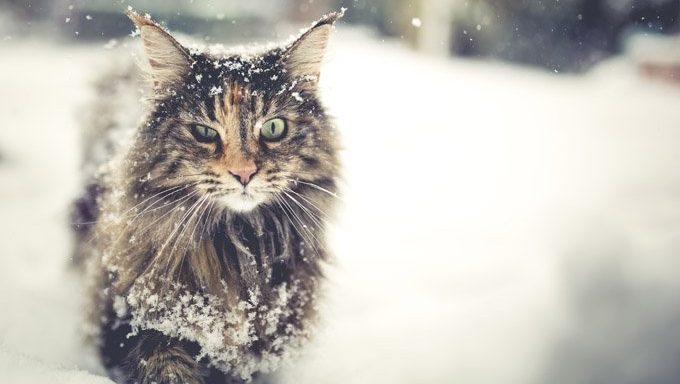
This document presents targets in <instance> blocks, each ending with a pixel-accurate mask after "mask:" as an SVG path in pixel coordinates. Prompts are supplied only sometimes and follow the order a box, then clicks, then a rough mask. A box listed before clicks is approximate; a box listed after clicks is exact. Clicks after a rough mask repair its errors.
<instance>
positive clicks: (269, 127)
mask: <svg viewBox="0 0 680 384" xmlns="http://www.w3.org/2000/svg"><path fill="white" fill-rule="evenodd" d="M285 134H286V120H283V119H281V118H278V117H277V118H275V119H270V120H267V121H265V122H264V124H262V128H260V136H262V138H263V139H264V140H265V141H278V140H281V139H282V138H283V136H284V135H285Z"/></svg>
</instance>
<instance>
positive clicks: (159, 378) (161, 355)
mask: <svg viewBox="0 0 680 384" xmlns="http://www.w3.org/2000/svg"><path fill="white" fill-rule="evenodd" d="M121 368H123V369H124V371H125V376H127V378H126V379H125V380H124V382H125V384H154V383H155V384H204V380H203V375H202V368H201V366H200V364H199V363H198V362H197V361H196V360H195V359H194V358H193V357H192V356H191V354H189V353H188V352H187V351H186V349H185V348H184V347H183V346H182V345H181V344H180V343H179V342H177V341H175V340H173V339H171V338H168V337H166V336H163V335H161V334H158V333H155V332H153V333H147V334H146V335H143V336H142V337H141V338H140V339H139V340H138V342H137V345H136V346H135V347H134V348H133V349H132V350H131V351H130V353H129V354H128V355H127V357H126V359H125V362H124V363H123V364H122V366H121Z"/></svg>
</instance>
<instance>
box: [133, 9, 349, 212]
mask: <svg viewBox="0 0 680 384" xmlns="http://www.w3.org/2000/svg"><path fill="white" fill-rule="evenodd" d="M131 17H132V18H133V21H135V23H136V24H137V26H138V27H139V29H140V33H141V35H142V39H143V42H144V47H145V51H146V54H147V56H148V59H149V62H150V64H151V75H152V77H153V80H154V82H155V88H156V99H157V102H156V105H155V109H154V110H153V112H152V114H151V117H150V119H149V124H147V125H146V126H145V127H142V131H141V134H140V138H141V140H142V142H143V145H144V146H147V147H148V148H149V149H148V150H149V156H148V158H149V159H151V160H150V165H151V167H150V169H149V172H148V173H149V175H148V180H147V182H155V183H156V184H157V187H171V186H182V185H183V186H185V187H186V190H185V193H188V192H190V193H193V194H194V196H195V197H196V198H199V199H203V200H205V201H207V200H210V201H215V202H216V203H217V204H218V205H219V206H221V207H223V208H225V209H229V210H231V211H235V212H248V211H251V210H253V209H255V208H256V207H258V206H260V205H262V204H266V203H269V202H275V201H277V200H279V201H280V200H283V199H282V198H281V196H283V195H284V194H289V195H291V194H294V193H296V192H295V187H296V185H297V184H298V183H311V184H315V185H319V184H323V182H324V179H327V178H328V177H329V175H333V174H334V173H335V166H336V161H335V148H334V147H335V146H334V142H335V140H334V138H333V131H332V127H331V124H330V123H329V122H328V118H327V117H326V115H325V112H324V109H323V107H322V105H321V103H320V101H319V99H318V96H317V81H318V77H319V67H320V64H321V59H322V57H323V51H324V50H325V46H326V41H327V39H328V35H329V32H330V28H331V25H332V22H333V21H334V20H335V17H333V18H331V19H327V20H322V21H320V22H319V23H317V24H316V25H315V26H313V27H312V28H310V29H309V30H308V31H307V32H305V33H304V34H303V35H302V36H301V37H300V38H299V39H298V40H296V41H295V42H293V43H292V44H290V45H288V46H286V47H283V48H277V49H273V50H269V51H266V52H263V53H260V54H256V55H252V56H248V57H244V56H239V55H214V54H207V53H199V52H190V51H189V50H187V49H186V48H184V47H182V46H181V45H179V43H177V42H176V41H175V40H174V39H173V38H172V37H171V36H170V35H168V34H167V33H166V32H165V31H163V30H162V29H161V28H159V27H158V26H157V25H156V24H155V23H153V22H151V21H150V20H149V19H146V18H143V17H140V16H136V15H132V16H131Z"/></svg>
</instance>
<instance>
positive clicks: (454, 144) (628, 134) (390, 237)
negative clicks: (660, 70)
mask: <svg viewBox="0 0 680 384" xmlns="http://www.w3.org/2000/svg"><path fill="white" fill-rule="evenodd" d="M109 54H110V53H109V52H108V51H106V50H104V49H103V48H102V47H101V46H99V45H97V46H94V45H92V46H77V47H76V46H64V45H59V44H54V43H49V42H44V41H17V40H15V39H13V40H6V41H2V42H0V158H1V160H0V218H1V219H0V234H2V235H1V240H0V383H31V384H33V383H36V384H42V383H70V384H77V383H106V382H108V381H107V379H105V378H102V377H100V375H102V373H103V372H102V370H101V368H100V367H99V366H98V365H97V362H96V358H94V355H93V351H92V350H90V349H88V348H87V347H86V346H83V344H82V343H81V340H80V338H79V330H78V327H79V318H80V310H81V309H80V308H81V307H80V306H81V302H82V300H81V296H82V292H81V289H82V288H81V285H80V281H79V279H80V276H77V274H76V273H74V272H73V271H69V269H68V268H67V265H68V262H67V258H68V256H69V249H70V243H69V242H70V237H69V230H68V225H67V222H68V219H67V204H68V202H69V200H70V199H71V198H72V196H74V195H75V194H76V191H77V186H78V176H77V173H78V172H77V170H78V156H79V153H80V152H79V146H78V145H79V144H78V140H79V139H78V128H77V121H78V119H79V116H80V115H82V114H83V105H84V102H85V101H86V100H87V97H88V95H89V89H88V87H87V84H88V81H89V79H91V78H92V76H93V75H94V74H95V73H97V71H98V70H99V69H100V68H102V66H103V65H104V64H105V62H106V61H107V59H108V55H109ZM324 76H325V77H324V79H323V81H324V89H325V91H326V101H327V104H328V105H329V106H330V107H331V108H332V112H333V114H334V115H335V116H337V122H338V125H339V126H340V127H341V131H342V134H343V136H344V144H345V148H346V150H345V151H344V153H343V156H344V160H345V164H346V187H345V192H344V193H343V195H344V197H343V203H342V210H341V214H340V218H339V220H338V223H337V225H336V226H335V230H334V231H333V234H332V242H333V244H334V250H335V253H336V256H337V263H336V265H334V266H333V267H331V272H330V284H329V289H328V293H327V296H328V298H327V300H326V305H325V315H324V319H325V322H324V325H323V328H322V331H321V332H320V334H319V336H318V338H317V339H316V340H315V342H314V343H313V345H311V346H310V347H309V348H308V349H307V351H306V353H305V354H304V356H302V357H301V359H300V360H299V361H297V362H295V364H293V365H291V366H290V367H288V368H286V369H285V370H284V371H283V372H281V374H280V376H281V377H280V379H281V381H282V382H283V383H329V384H331V383H343V384H351V383H392V384H393V383H469V384H483V383H617V384H620V383H672V382H677V381H678V380H679V379H680V369H679V368H678V367H677V364H676V363H677V357H678V356H679V355H680V332H677V328H678V325H680V305H679V304H680V279H679V277H680V270H679V269H678V265H679V264H680V174H679V173H678V172H677V170H676V169H677V165H678V162H679V160H680V145H678V144H679V143H680V114H679V113H678V108H679V107H680V88H677V87H676V88H672V87H670V86H667V85H663V84H659V83H654V82H650V81H648V80H645V79H641V78H639V77H638V75H637V74H636V72H635V70H634V68H633V67H632V65H631V64H630V63H629V62H627V61H626V60H625V59H617V60H614V61H611V62H608V63H605V64H603V65H601V66H600V67H598V68H597V69H596V70H595V71H593V72H592V73H590V74H588V75H585V76H557V75H554V74H548V73H544V72H536V71H532V70H528V69H524V68H518V67H510V66H506V65H501V64H492V63H483V62H473V61H456V60H443V59H435V58H427V57H423V56H419V55H417V54H415V53H413V52H411V51H409V50H407V49H405V48H402V47H399V46H398V45H396V44H394V43H381V42H379V41H377V40H374V39H371V38H370V37H368V36H366V35H365V34H361V33H358V32H356V31H352V30H341V31H339V33H338V34H337V35H336V36H335V37H334V44H333V46H332V48H331V55H330V57H329V60H328V64H327V66H326V70H325V72H324ZM95 376H98V377H95Z"/></svg>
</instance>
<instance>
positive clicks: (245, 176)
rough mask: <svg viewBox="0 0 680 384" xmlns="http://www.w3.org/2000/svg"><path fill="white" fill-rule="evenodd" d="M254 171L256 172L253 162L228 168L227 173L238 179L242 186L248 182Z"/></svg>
mask: <svg viewBox="0 0 680 384" xmlns="http://www.w3.org/2000/svg"><path fill="white" fill-rule="evenodd" d="M255 172H257V166H256V165H255V164H252V165H247V166H241V167H238V168H233V169H230V170H229V173H231V175H232V176H234V177H235V178H236V180H238V181H240V182H241V184H243V185H244V186H245V185H246V184H248V182H249V181H250V179H251V178H252V177H253V175H254V174H255Z"/></svg>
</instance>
